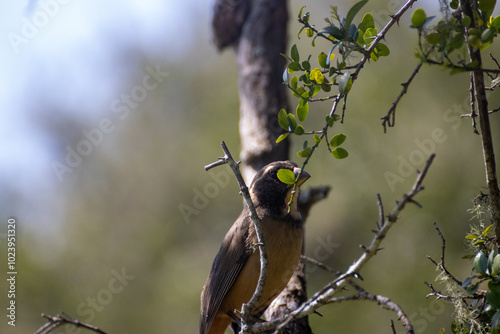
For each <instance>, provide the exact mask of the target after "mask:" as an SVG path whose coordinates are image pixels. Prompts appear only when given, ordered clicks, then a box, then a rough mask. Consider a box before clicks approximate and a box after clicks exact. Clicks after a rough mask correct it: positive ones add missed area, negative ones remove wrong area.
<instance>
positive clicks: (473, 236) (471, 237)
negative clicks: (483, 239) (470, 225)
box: [465, 234, 479, 240]
mask: <svg viewBox="0 0 500 334" xmlns="http://www.w3.org/2000/svg"><path fill="white" fill-rule="evenodd" d="M478 238H479V236H478V235H476V234H469V235H467V236H465V239H469V240H475V239H478Z"/></svg>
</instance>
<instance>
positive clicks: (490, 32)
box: [481, 28, 497, 43]
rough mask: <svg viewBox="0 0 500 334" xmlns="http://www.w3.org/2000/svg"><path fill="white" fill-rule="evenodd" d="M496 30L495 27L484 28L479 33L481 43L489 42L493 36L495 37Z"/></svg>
mask: <svg viewBox="0 0 500 334" xmlns="http://www.w3.org/2000/svg"><path fill="white" fill-rule="evenodd" d="M496 33H497V31H496V29H494V28H493V29H492V28H488V29H486V30H484V31H483V33H482V34H481V41H482V42H483V43H488V42H491V41H492V40H493V37H495V35H496Z"/></svg>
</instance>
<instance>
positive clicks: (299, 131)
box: [293, 124, 305, 136]
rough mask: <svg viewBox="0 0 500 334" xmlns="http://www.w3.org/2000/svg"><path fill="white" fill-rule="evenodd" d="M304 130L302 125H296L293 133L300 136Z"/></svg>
mask: <svg viewBox="0 0 500 334" xmlns="http://www.w3.org/2000/svg"><path fill="white" fill-rule="evenodd" d="M304 132H305V130H304V127H303V126H302V125H300V124H299V125H297V127H296V128H295V131H294V132H293V133H295V134H296V135H297V136H302V135H303V134H304Z"/></svg>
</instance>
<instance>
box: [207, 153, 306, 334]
mask: <svg viewBox="0 0 500 334" xmlns="http://www.w3.org/2000/svg"><path fill="white" fill-rule="evenodd" d="M280 169H288V170H290V171H292V172H293V173H294V174H295V178H297V176H298V175H299V174H300V177H299V179H298V181H297V187H296V193H295V195H294V197H293V203H292V204H291V205H290V207H289V206H288V203H289V202H290V198H291V195H292V190H293V185H292V184H285V183H283V182H281V181H280V180H279V179H278V176H277V174H278V171H279V170H280ZM309 177H310V175H309V174H307V173H306V172H301V169H300V168H299V167H298V166H297V164H295V163H293V162H291V161H277V162H273V163H270V164H269V165H267V166H265V167H263V168H262V169H261V170H260V171H258V172H257V174H256V175H255V177H254V179H253V181H252V184H251V185H250V188H249V193H250V196H251V198H252V201H253V203H254V205H255V209H256V211H257V214H258V216H259V218H260V219H261V225H262V233H263V235H264V243H265V245H266V250H267V257H268V266H267V279H266V282H265V285H264V289H263V293H262V296H261V298H260V299H259V301H258V303H257V307H256V308H255V309H254V312H255V314H258V313H260V312H262V311H264V310H265V309H266V308H267V306H269V304H270V303H271V302H272V301H273V299H274V298H276V297H277V296H278V295H279V294H280V292H281V291H282V290H283V289H284V288H285V286H286V285H287V283H288V281H289V280H290V278H291V276H292V274H293V272H294V270H295V268H296V267H297V264H298V262H299V259H300V254H301V252H302V242H303V240H302V238H303V233H304V232H303V220H302V216H301V215H300V212H299V211H298V208H297V202H298V197H299V187H300V186H301V185H302V184H303V183H304V182H305V181H306V180H307V179H308V178H309ZM249 213H250V210H249V209H248V206H247V205H246V204H245V206H244V208H243V211H242V212H241V214H240V216H239V217H238V219H236V221H235V222H234V224H233V226H232V227H231V229H230V230H229V232H227V234H226V236H225V238H224V240H223V241H222V245H221V247H220V250H219V253H218V254H217V256H216V257H215V260H214V262H213V264H212V268H211V270H210V273H209V275H208V278H207V281H206V283H205V286H204V288H203V292H202V294H201V312H200V313H201V314H200V331H199V333H200V334H223V333H224V332H225V330H226V328H227V327H228V326H229V325H230V324H231V322H233V321H235V320H237V319H238V317H237V315H236V314H235V313H234V310H235V309H236V310H240V309H241V305H242V304H243V303H246V302H248V301H249V300H250V298H251V297H252V295H253V293H254V290H255V287H256V285H257V281H258V279H259V274H260V263H259V260H260V258H259V251H258V248H257V247H255V244H256V243H257V236H256V233H255V229H254V225H253V222H252V220H251V219H250V217H249Z"/></svg>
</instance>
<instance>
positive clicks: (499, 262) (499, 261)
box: [491, 254, 500, 276]
mask: <svg viewBox="0 0 500 334" xmlns="http://www.w3.org/2000/svg"><path fill="white" fill-rule="evenodd" d="M491 274H492V275H493V276H498V275H499V274H500V254H497V255H496V256H495V258H494V259H493V263H492V264H491Z"/></svg>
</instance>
